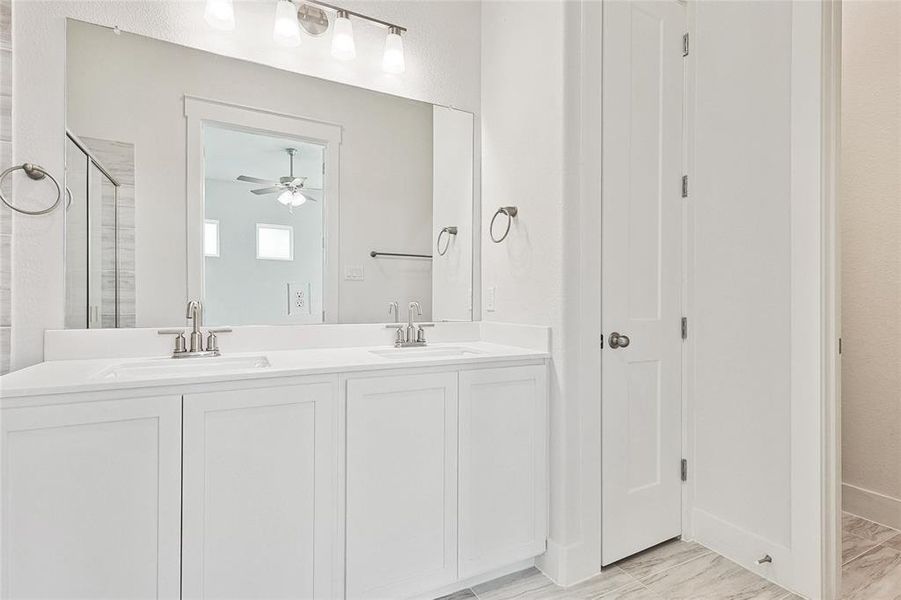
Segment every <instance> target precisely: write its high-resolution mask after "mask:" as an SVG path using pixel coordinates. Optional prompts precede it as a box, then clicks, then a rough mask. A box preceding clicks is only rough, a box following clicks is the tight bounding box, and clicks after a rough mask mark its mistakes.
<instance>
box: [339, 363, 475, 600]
mask: <svg viewBox="0 0 901 600" xmlns="http://www.w3.org/2000/svg"><path fill="white" fill-rule="evenodd" d="M346 527H347V530H346V532H347V597H348V598H349V599H354V600H356V599H358V598H405V597H408V596H412V595H415V594H418V593H420V592H425V591H427V590H431V589H435V588H438V587H441V586H442V585H445V584H448V583H451V582H453V581H454V580H455V579H456V578H457V376H456V373H437V374H429V375H410V376H399V377H379V378H369V379H354V380H350V381H348V382H347V524H346Z"/></svg>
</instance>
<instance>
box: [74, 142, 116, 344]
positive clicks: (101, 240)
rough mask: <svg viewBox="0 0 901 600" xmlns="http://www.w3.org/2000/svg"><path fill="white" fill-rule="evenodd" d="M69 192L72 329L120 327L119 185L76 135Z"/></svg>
mask: <svg viewBox="0 0 901 600" xmlns="http://www.w3.org/2000/svg"><path fill="white" fill-rule="evenodd" d="M66 188H67V198H71V200H70V201H69V202H68V204H67V210H66V327H71V328H89V329H93V328H101V327H118V326H119V260H118V255H119V252H118V249H119V243H118V238H119V229H118V183H117V182H116V181H115V180H113V179H112V177H111V176H110V175H109V174H108V172H107V171H106V169H105V168H104V167H103V165H102V164H100V163H99V162H98V160H97V159H96V157H94V156H93V155H92V154H91V153H90V151H89V150H87V148H86V147H85V146H84V145H83V144H82V143H81V142H80V141H79V140H78V139H77V138H75V137H74V136H71V135H68V136H67V138H66Z"/></svg>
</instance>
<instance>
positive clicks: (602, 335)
mask: <svg viewBox="0 0 901 600" xmlns="http://www.w3.org/2000/svg"><path fill="white" fill-rule="evenodd" d="M603 349H604V334H603V333H602V334H601V350H603Z"/></svg>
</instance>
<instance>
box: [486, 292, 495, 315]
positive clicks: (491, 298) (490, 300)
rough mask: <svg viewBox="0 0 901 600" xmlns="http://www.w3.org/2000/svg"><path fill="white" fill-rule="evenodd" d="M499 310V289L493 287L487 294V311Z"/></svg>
mask: <svg viewBox="0 0 901 600" xmlns="http://www.w3.org/2000/svg"><path fill="white" fill-rule="evenodd" d="M496 309H497V288H496V287H494V286H491V287H490V288H488V293H487V294H485V310H487V311H488V312H494V311H495V310H496Z"/></svg>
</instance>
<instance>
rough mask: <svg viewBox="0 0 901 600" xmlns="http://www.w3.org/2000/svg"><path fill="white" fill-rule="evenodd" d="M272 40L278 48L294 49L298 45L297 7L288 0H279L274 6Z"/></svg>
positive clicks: (298, 24)
mask: <svg viewBox="0 0 901 600" xmlns="http://www.w3.org/2000/svg"><path fill="white" fill-rule="evenodd" d="M272 39H273V40H275V43H276V44H278V45H279V46H285V47H287V48H294V47H296V46H299V45H300V23H298V22H297V7H296V6H294V3H293V2H290V1H289V0H279V1H278V4H276V5H275V25H274V26H273V27H272Z"/></svg>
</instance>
